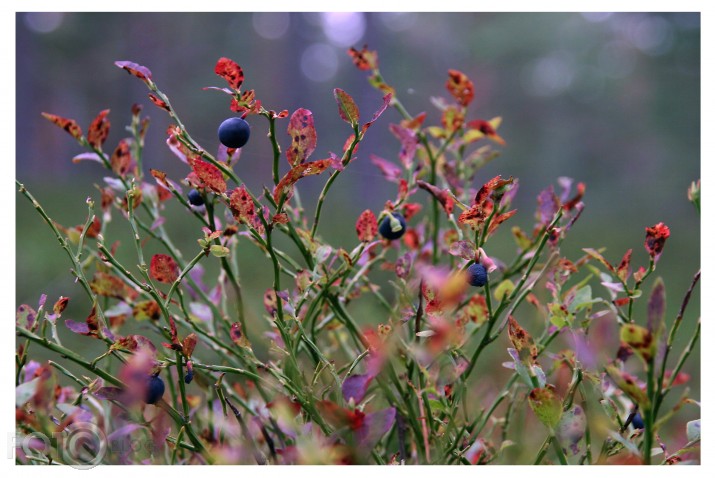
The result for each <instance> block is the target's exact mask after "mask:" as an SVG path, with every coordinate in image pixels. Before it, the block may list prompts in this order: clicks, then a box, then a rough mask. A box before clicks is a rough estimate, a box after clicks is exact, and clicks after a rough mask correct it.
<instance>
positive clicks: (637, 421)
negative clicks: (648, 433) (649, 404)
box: [631, 413, 645, 430]
mask: <svg viewBox="0 0 715 478" xmlns="http://www.w3.org/2000/svg"><path fill="white" fill-rule="evenodd" d="M631 425H633V428H640V429H641V430H642V429H644V428H645V424H644V423H643V417H642V416H641V414H640V413H636V414H635V415H634V416H633V421H632V422H631Z"/></svg>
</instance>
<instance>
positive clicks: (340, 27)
mask: <svg viewBox="0 0 715 478" xmlns="http://www.w3.org/2000/svg"><path fill="white" fill-rule="evenodd" d="M321 21H322V22H321V23H322V25H323V32H325V36H326V37H328V40H330V42H331V43H332V44H334V45H336V46H340V47H348V46H353V45H355V44H356V43H357V42H358V41H360V39H361V38H362V36H363V35H364V34H365V16H364V15H363V14H362V13H350V12H327V13H322V14H321Z"/></svg>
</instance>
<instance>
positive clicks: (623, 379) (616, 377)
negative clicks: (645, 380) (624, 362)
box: [606, 365, 650, 409]
mask: <svg viewBox="0 0 715 478" xmlns="http://www.w3.org/2000/svg"><path fill="white" fill-rule="evenodd" d="M606 372H607V373H608V376H609V377H611V380H613V382H614V383H615V384H616V386H618V388H620V389H621V390H623V391H624V392H625V393H626V394H627V395H628V396H629V397H630V398H631V399H632V400H633V401H635V402H636V403H637V404H638V405H639V407H640V408H641V409H647V408H650V400H649V399H648V395H646V393H645V390H643V389H642V388H641V386H640V385H638V381H637V380H636V378H635V377H633V376H632V375H630V374H628V373H626V372H622V371H621V370H620V369H619V368H618V367H617V366H616V365H608V366H606Z"/></svg>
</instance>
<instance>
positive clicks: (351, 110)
mask: <svg viewBox="0 0 715 478" xmlns="http://www.w3.org/2000/svg"><path fill="white" fill-rule="evenodd" d="M333 94H334V95H335V101H337V102H338V113H340V117H341V118H342V119H343V121H345V122H346V123H349V124H351V125H352V126H353V127H354V126H356V125H357V124H358V121H360V110H359V109H358V107H357V105H356V104H355V101H354V100H353V98H352V96H350V95H349V94H347V93H346V92H345V91H343V90H341V89H340V88H335V89H334V90H333Z"/></svg>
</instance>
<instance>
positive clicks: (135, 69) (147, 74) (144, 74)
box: [114, 61, 151, 83]
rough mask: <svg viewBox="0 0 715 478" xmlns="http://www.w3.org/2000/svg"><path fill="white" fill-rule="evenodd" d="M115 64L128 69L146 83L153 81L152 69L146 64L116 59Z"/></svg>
mask: <svg viewBox="0 0 715 478" xmlns="http://www.w3.org/2000/svg"><path fill="white" fill-rule="evenodd" d="M114 64H115V65H117V66H118V67H119V68H122V69H124V70H127V72H129V74H130V75H133V76H136V77H137V78H139V79H140V80H142V81H144V82H145V83H149V81H151V71H150V70H149V68H147V67H145V66H142V65H138V64H136V63H134V62H131V61H115V62H114Z"/></svg>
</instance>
